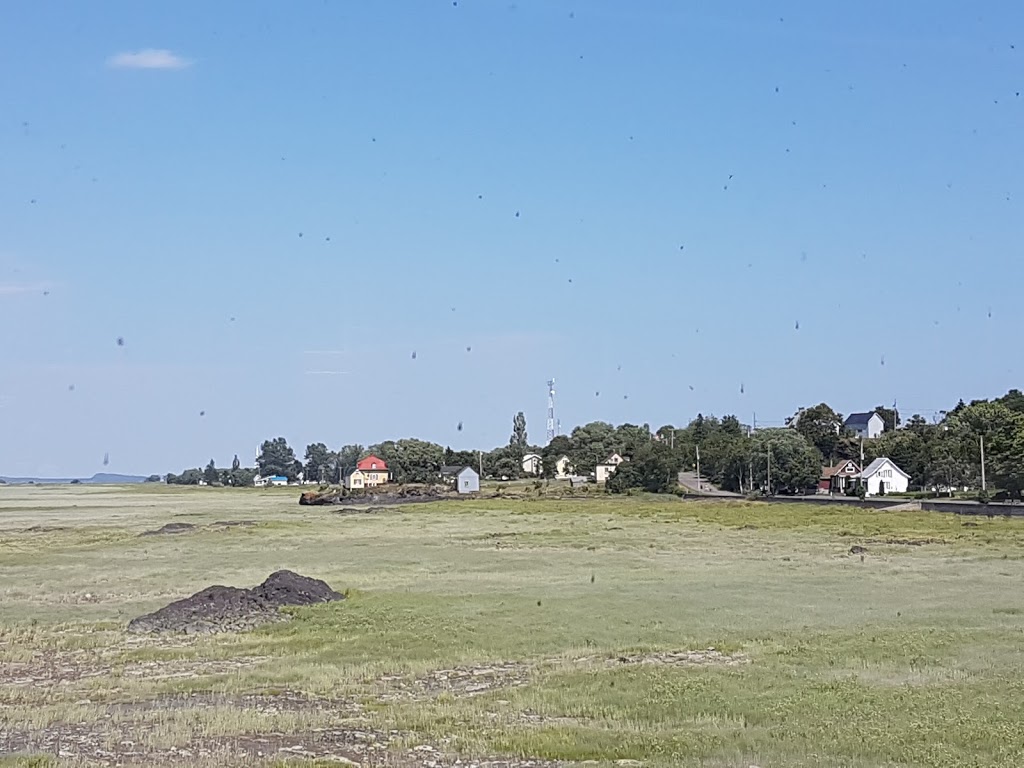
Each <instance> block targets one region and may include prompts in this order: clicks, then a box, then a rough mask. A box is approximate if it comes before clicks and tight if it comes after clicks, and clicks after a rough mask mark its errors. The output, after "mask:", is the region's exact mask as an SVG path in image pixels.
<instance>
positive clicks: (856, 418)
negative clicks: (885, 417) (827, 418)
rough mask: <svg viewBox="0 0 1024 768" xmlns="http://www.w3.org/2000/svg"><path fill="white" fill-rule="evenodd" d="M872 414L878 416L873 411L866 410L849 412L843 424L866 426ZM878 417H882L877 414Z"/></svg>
mask: <svg viewBox="0 0 1024 768" xmlns="http://www.w3.org/2000/svg"><path fill="white" fill-rule="evenodd" d="M872 416H878V414H877V413H875V412H874V411H868V412H867V413H851V414H850V415H849V416H847V417H846V421H844V422H843V425H844V426H847V427H866V426H867V425H868V422H869V421H871V417H872ZM878 418H882V417H881V416H878Z"/></svg>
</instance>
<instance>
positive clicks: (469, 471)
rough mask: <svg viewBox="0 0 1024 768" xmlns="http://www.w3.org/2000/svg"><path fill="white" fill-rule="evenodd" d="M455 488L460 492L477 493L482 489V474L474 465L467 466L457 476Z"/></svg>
mask: <svg viewBox="0 0 1024 768" xmlns="http://www.w3.org/2000/svg"><path fill="white" fill-rule="evenodd" d="M455 490H457V491H458V492H459V493H476V492H477V491H479V490H480V475H478V474H477V471H476V470H475V469H473V468H472V467H465V468H464V469H463V470H462V471H461V472H459V474H457V475H456V476H455Z"/></svg>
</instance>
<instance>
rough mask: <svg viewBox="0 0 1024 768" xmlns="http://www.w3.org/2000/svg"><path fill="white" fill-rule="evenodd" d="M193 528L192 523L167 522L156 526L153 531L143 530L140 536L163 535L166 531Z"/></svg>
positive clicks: (180, 530)
mask: <svg viewBox="0 0 1024 768" xmlns="http://www.w3.org/2000/svg"><path fill="white" fill-rule="evenodd" d="M192 530H195V526H194V525H193V524H192V523H168V524H167V525H164V526H161V527H160V528H157V529H156V530H155V531H144V532H143V533H141V534H140V535H141V536H163V535H164V534H167V533H185V532H187V531H192Z"/></svg>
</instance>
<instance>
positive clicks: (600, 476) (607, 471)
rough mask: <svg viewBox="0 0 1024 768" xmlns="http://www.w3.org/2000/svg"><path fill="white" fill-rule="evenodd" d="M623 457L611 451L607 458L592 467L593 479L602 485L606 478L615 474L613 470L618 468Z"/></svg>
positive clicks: (606, 480)
mask: <svg viewBox="0 0 1024 768" xmlns="http://www.w3.org/2000/svg"><path fill="white" fill-rule="evenodd" d="M623 461H625V459H623V458H622V457H621V456H619V454H617V453H613V454H612V455H611V456H609V457H608V459H607V460H606V461H604V462H602V463H600V464H598V465H597V466H596V467H595V468H594V481H595V482H596V483H598V484H599V485H603V484H604V483H606V482H608V478H609V477H611V476H612V475H614V474H615V470H616V469H618V468H619V464H621V463H622V462H623Z"/></svg>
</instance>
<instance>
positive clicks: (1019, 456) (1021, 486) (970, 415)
mask: <svg viewBox="0 0 1024 768" xmlns="http://www.w3.org/2000/svg"><path fill="white" fill-rule="evenodd" d="M946 421H947V424H945V425H944V426H946V427H948V428H949V430H951V431H954V432H956V433H957V434H958V435H960V436H961V440H962V441H963V443H964V446H965V447H964V452H965V454H966V455H968V456H970V458H971V460H972V463H973V464H974V466H976V467H977V468H978V474H979V476H980V468H981V445H982V441H984V446H985V459H986V462H985V468H986V470H987V472H986V479H987V480H990V481H991V483H992V484H993V485H995V486H996V487H998V488H1001V489H1002V490H1004V491H1007V492H1008V493H1009V494H1010V495H1011V496H1013V497H1014V498H1019V497H1020V495H1021V491H1022V490H1024V450H1022V449H1024V414H1022V413H1019V412H1018V411H1015V410H1012V409H1011V408H1010V407H1009V406H1007V405H1006V404H1005V403H1004V402H1000V401H998V400H997V401H994V402H986V401H974V402H972V403H971V404H970V405H968V406H967V407H966V408H963V409H961V410H960V411H959V412H958V413H957V414H956V415H955V416H953V417H950V418H948V419H947V420H946Z"/></svg>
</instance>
